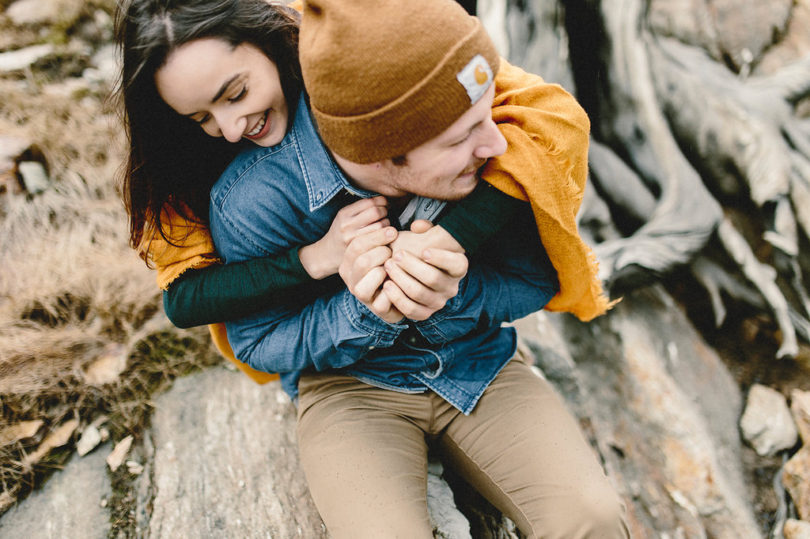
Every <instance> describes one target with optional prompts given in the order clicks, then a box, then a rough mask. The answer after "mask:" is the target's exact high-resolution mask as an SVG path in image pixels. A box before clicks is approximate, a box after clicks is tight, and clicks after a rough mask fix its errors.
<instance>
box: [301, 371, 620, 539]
mask: <svg viewBox="0 0 810 539" xmlns="http://www.w3.org/2000/svg"><path fill="white" fill-rule="evenodd" d="M299 390H300V397H299V406H298V409H299V411H298V445H299V451H300V454H301V462H302V465H303V468H304V471H305V473H306V476H307V481H308V483H309V487H310V491H311V492H312V496H313V498H314V500H315V504H316V505H317V507H318V510H319V511H320V513H321V517H322V518H323V520H324V522H325V523H326V527H327V528H328V530H329V532H330V534H331V535H332V537H335V538H342V537H347V538H375V539H378V538H394V537H401V538H406V539H413V538H432V537H433V534H432V528H431V524H430V518H429V516H428V510H427V501H426V490H427V461H428V458H427V451H428V449H427V443H428V442H431V443H434V442H435V444H436V447H438V448H439V449H440V450H441V453H442V460H443V462H444V463H445V465H448V466H453V467H454V469H455V470H457V472H458V473H459V474H461V476H462V477H464V478H465V479H466V480H467V482H469V483H470V484H471V485H472V486H473V487H475V488H476V489H477V490H478V491H479V492H480V493H481V494H483V495H484V496H485V497H486V498H487V499H488V500H489V501H490V502H491V503H492V504H493V505H494V506H495V507H497V508H498V509H500V510H501V511H502V512H503V513H504V514H505V515H507V516H508V517H509V518H511V519H512V520H513V521H514V522H515V523H516V524H517V526H518V527H519V528H520V530H521V531H522V532H523V533H524V534H525V535H527V536H528V537H560V538H563V537H564V538H576V537H600V538H601V537H605V538H608V537H628V536H629V535H628V532H627V527H626V524H625V521H624V516H625V515H624V507H623V505H622V503H621V501H620V499H619V497H618V496H617V494H616V493H615V491H614V490H613V488H612V487H611V485H610V484H609V482H608V480H607V478H606V476H605V474H604V473H603V471H602V468H601V467H600V465H599V463H598V462H597V460H596V458H595V455H594V452H593V450H592V449H591V447H590V446H589V445H588V444H587V442H586V441H585V440H584V438H583V436H582V434H581V433H580V430H579V427H578V425H577V422H576V420H575V419H574V418H573V416H572V415H571V414H570V413H569V412H568V411H567V409H566V408H565V405H564V404H563V402H562V400H561V399H560V397H559V396H558V395H557V394H556V393H555V391H554V390H553V389H552V387H551V385H550V384H549V383H548V382H546V381H545V380H543V379H542V378H540V377H538V376H536V375H535V374H534V373H533V372H532V371H531V369H530V368H529V367H528V366H527V365H526V364H525V363H523V362H522V361H518V360H515V359H513V360H512V361H510V362H509V364H508V365H507V366H506V367H505V368H504V369H503V371H501V373H500V374H499V375H498V376H497V378H496V379H495V380H494V381H493V383H492V384H491V385H490V386H489V387H488V388H487V390H486V391H485V392H484V395H483V396H482V397H481V400H480V401H479V403H478V405H477V406H476V408H475V410H474V411H473V413H472V414H470V415H469V416H465V415H464V414H462V413H461V412H459V411H458V410H456V409H455V408H453V407H452V406H451V405H450V404H448V403H447V402H446V401H444V400H443V399H441V398H440V397H438V396H437V395H436V394H435V393H433V392H427V393H420V394H403V393H397V392H394V391H389V390H385V389H379V388H376V387H373V386H370V385H368V384H364V383H362V382H359V381H357V380H355V379H353V378H351V377H346V376H335V375H329V374H313V375H306V376H304V377H303V378H302V379H301V381H300V384H299Z"/></svg>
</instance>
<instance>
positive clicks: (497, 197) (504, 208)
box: [436, 181, 526, 255]
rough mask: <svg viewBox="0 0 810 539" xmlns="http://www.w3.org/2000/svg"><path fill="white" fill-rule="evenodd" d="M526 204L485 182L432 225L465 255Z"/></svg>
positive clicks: (481, 243)
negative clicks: (454, 242) (440, 228)
mask: <svg viewBox="0 0 810 539" xmlns="http://www.w3.org/2000/svg"><path fill="white" fill-rule="evenodd" d="M525 205H526V203H525V202H523V201H522V200H518V199H516V198H513V197H510V196H509V195H507V194H506V193H504V192H503V191H500V190H498V189H496V188H495V187H492V186H491V185H490V184H488V183H487V182H484V181H482V182H480V183H479V184H478V187H476V188H475V190H474V191H473V192H472V193H470V194H469V196H467V198H465V199H463V200H460V201H459V202H458V203H456V204H455V205H454V206H453V207H452V208H450V209H449V210H447V212H446V213H445V214H444V215H443V216H442V217H441V218H440V219H439V220H438V221H437V222H436V224H438V225H441V226H442V228H444V229H445V230H446V231H447V232H449V233H450V235H451V236H453V238H455V240H456V241H457V242H459V243H460V244H461V246H462V247H464V250H465V251H466V253H467V254H468V255H470V254H473V253H475V252H476V251H477V250H478V248H479V247H481V245H483V244H484V243H486V241H487V240H488V239H490V238H491V237H492V236H494V235H495V233H496V232H498V231H499V230H501V229H502V228H503V227H504V225H505V224H506V222H507V221H508V220H509V218H510V217H511V216H512V215H514V213H515V212H516V211H518V210H519V209H520V208H521V207H523V206H525Z"/></svg>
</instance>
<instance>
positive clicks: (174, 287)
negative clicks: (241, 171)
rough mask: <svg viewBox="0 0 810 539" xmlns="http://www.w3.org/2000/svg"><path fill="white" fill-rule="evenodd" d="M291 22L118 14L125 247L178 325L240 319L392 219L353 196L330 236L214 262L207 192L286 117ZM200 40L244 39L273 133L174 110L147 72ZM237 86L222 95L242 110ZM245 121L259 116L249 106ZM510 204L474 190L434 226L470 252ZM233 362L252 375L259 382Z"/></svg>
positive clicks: (372, 202) (178, 10)
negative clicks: (268, 83)
mask: <svg viewBox="0 0 810 539" xmlns="http://www.w3.org/2000/svg"><path fill="white" fill-rule="evenodd" d="M298 20H299V16H298V13H297V12H296V11H294V10H292V9H289V8H286V7H283V6H280V5H274V6H268V4H266V3H265V2H263V1H262V0H244V1H239V2H237V1H233V0H224V1H217V0H213V1H210V2H202V3H200V2H191V1H186V2H183V1H181V2H173V3H169V2H166V1H165V0H136V1H133V2H130V3H129V4H128V5H126V7H125V9H122V10H120V11H119V13H118V20H117V25H116V40H117V43H118V45H119V46H120V47H121V49H122V52H123V70H122V82H121V88H120V90H119V91H120V95H121V97H122V98H123V105H124V107H123V108H124V113H125V115H124V120H125V125H126V127H127V134H128V137H129V143H130V152H129V156H128V160H127V162H126V164H125V170H124V180H123V189H122V191H123V198H124V202H125V205H126V208H127V211H128V213H129V217H130V244H131V245H132V246H133V248H135V249H137V250H138V252H139V254H140V255H141V256H142V257H143V258H144V259H145V260H146V261H147V263H148V264H150V265H153V266H155V267H156V268H157V273H158V277H157V280H158V284H159V286H160V287H161V288H162V289H163V290H164V306H165V309H166V313H167V315H168V316H169V318H170V319H171V320H172V321H173V322H174V323H175V324H177V325H178V326H180V327H190V326H193V325H201V324H216V323H217V322H223V321H227V320H231V319H236V318H240V317H243V316H246V315H248V314H252V313H254V312H257V311H259V310H261V309H263V308H266V307H268V306H269V305H271V304H273V302H276V301H279V300H283V299H284V298H285V297H287V296H288V295H290V294H293V295H294V294H296V293H297V290H300V289H301V288H302V287H308V286H311V284H312V283H313V280H314V279H322V278H324V277H326V276H328V275H331V274H334V273H335V272H336V270H337V265H338V264H339V262H340V258H341V257H342V251H343V249H344V248H345V245H346V244H347V243H348V241H350V240H351V238H352V237H353V236H354V235H356V234H357V233H359V232H361V231H363V232H365V231H369V230H373V229H375V228H380V227H383V226H387V225H388V224H389V221H388V220H387V219H386V205H385V200H384V199H383V198H381V197H377V198H373V199H366V200H360V201H358V202H356V203H354V204H350V205H348V206H347V207H346V209H345V211H342V212H340V213H339V214H338V216H337V218H336V220H335V222H334V223H333V227H332V228H330V230H329V233H328V234H326V235H325V236H324V238H323V239H322V240H321V241H319V242H317V243H316V244H312V245H308V246H302V247H300V248H298V247H296V248H293V249H291V250H289V251H288V252H286V253H283V254H281V255H277V256H272V257H267V258H262V259H255V260H251V261H248V262H244V263H241V264H231V265H227V266H223V265H219V264H217V262H218V258H217V255H216V252H215V249H214V246H213V244H212V243H211V241H210V235H209V233H208V229H207V217H208V203H209V201H208V197H209V192H210V188H211V186H212V185H213V183H214V182H215V181H216V179H217V177H218V176H219V174H220V172H221V171H222V170H223V169H224V167H225V166H226V165H227V164H228V163H229V162H230V161H231V160H232V159H233V157H234V156H235V155H236V154H237V153H238V152H240V151H242V150H243V149H245V148H246V147H250V146H251V144H257V145H260V146H272V145H274V144H277V143H278V142H279V141H280V140H281V138H282V137H283V136H284V134H285V132H286V131H287V128H288V127H289V125H290V124H291V123H292V122H293V121H294V117H290V116H289V114H287V112H286V111H295V109H296V106H297V102H298V99H299V95H300V93H301V89H302V88H301V85H302V83H301V74H300V67H299V65H298V56H297V37H298ZM208 38H216V40H219V41H221V42H222V43H227V44H229V45H230V46H232V47H236V46H237V45H239V44H249V45H251V46H252V47H255V49H256V50H258V51H261V52H262V53H263V54H264V56H265V57H266V58H267V60H268V61H269V64H268V65H269V66H270V68H271V69H273V70H276V71H277V79H278V80H279V81H280V86H281V93H280V95H279V97H281V98H282V99H281V101H282V102H281V104H280V106H277V107H276V109H278V110H277V112H274V113H273V114H272V115H270V116H269V117H268V118H267V119H269V120H271V121H269V122H266V125H264V126H263V127H265V128H266V129H268V130H269V128H270V126H271V125H272V126H273V127H272V132H271V133H258V134H259V135H260V136H259V137H258V138H257V137H255V136H254V137H251V136H249V135H248V136H245V137H242V136H241V135H234V136H228V134H227V133H222V132H221V131H218V130H217V128H216V127H212V125H213V124H214V123H215V122H214V121H212V120H211V119H210V118H202V117H199V116H198V117H192V118H188V117H184V116H182V115H179V114H177V113H176V112H175V111H174V110H173V109H172V108H171V107H169V105H167V104H166V102H165V101H164V100H163V99H162V97H161V96H160V94H159V92H158V89H157V86H156V84H155V77H156V74H157V73H158V72H160V69H161V67H163V66H164V65H165V64H166V62H167V59H169V58H170V57H171V56H172V53H173V52H174V51H175V50H177V49H179V48H181V47H183V46H184V45H186V44H189V43H194V42H197V41H199V40H204V39H208ZM254 90H255V89H254ZM240 91H241V90H240ZM237 94H238V91H237ZM237 94H234V95H227V96H221V98H220V99H221V100H223V102H225V103H228V104H234V105H236V104H238V105H240V106H244V102H243V103H239V101H240V100H241V99H242V96H239V95H237ZM255 94H256V92H255V91H253V92H250V94H249V98H250V99H256V98H255V97H254V95H255ZM248 106H249V105H248ZM264 106H265V105H264V104H262V107H264ZM262 110H264V109H262ZM251 118H252V119H253V121H254V122H255V121H257V120H256V118H257V116H256V115H255V114H253V115H252V116H251ZM201 120H204V121H201ZM195 122H196V124H198V125H195ZM201 127H202V129H201ZM223 134H224V135H225V136H224V137H223V136H222V135H223ZM211 135H213V136H211ZM243 138H244V140H242V139H243ZM514 205H515V200H514V199H512V198H511V197H507V196H505V195H502V194H500V192H497V191H496V190H494V189H488V188H485V187H483V186H482V188H481V189H479V190H477V192H476V193H475V195H473V196H471V197H469V199H468V200H467V201H466V202H465V203H464V204H463V205H461V206H462V207H461V209H460V210H459V211H456V212H451V213H450V214H449V215H448V216H447V217H446V218H444V219H443V220H442V221H441V224H443V225H445V227H446V228H448V230H450V232H451V234H452V235H453V237H455V238H456V239H458V240H459V242H460V243H461V244H462V245H463V247H464V248H466V250H467V251H473V250H475V249H476V247H477V245H480V243H481V242H483V241H484V240H485V239H486V238H488V237H489V236H490V235H491V233H494V232H495V231H496V230H497V227H498V222H502V221H503V220H504V219H505V218H506V217H507V216H508V214H509V213H511V211H512V209H513V208H514ZM469 215H472V216H474V218H470V217H468V216H469ZM488 222H491V223H492V224H491V226H487V228H488V229H489V230H482V229H481V228H480V223H488ZM430 235H433V236H436V237H437V239H441V240H442V241H443V242H444V243H442V244H443V245H445V246H447V247H449V248H453V247H456V248H458V243H456V242H455V241H454V240H453V237H450V236H448V235H447V234H442V230H441V229H440V228H437V229H436V230H434V231H432V232H431V234H430ZM422 241H425V242H429V241H430V239H429V238H422ZM437 244H438V242H437ZM426 245H427V243H426ZM211 331H212V335H213V337H214V339H215V342H216V343H217V345H218V346H219V348H220V350H221V351H222V352H223V353H224V354H225V355H226V357H229V359H231V360H232V361H234V360H235V358H233V354H232V353H231V352H230V350H229V347H228V346H227V341H226V340H225V333H224V328H223V327H222V326H221V325H219V324H216V325H212V326H211ZM237 365H238V366H239V367H240V368H241V369H242V370H245V371H246V372H248V373H249V374H251V376H253V378H254V379H257V380H265V379H266V377H265V376H262V375H260V374H258V373H255V372H251V371H250V370H249V369H248V368H246V367H245V366H244V365H242V364H240V363H239V362H237Z"/></svg>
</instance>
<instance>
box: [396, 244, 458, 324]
mask: <svg viewBox="0 0 810 539" xmlns="http://www.w3.org/2000/svg"><path fill="white" fill-rule="evenodd" d="M468 265H469V263H468V261H467V257H466V256H465V255H464V254H462V253H457V252H454V251H448V250H446V249H438V248H433V247H431V248H429V249H425V250H424V251H423V252H422V257H421V258H419V257H417V256H415V255H414V254H412V253H410V252H408V251H396V252H395V253H394V256H393V258H391V259H389V260H387V261H386V262H385V271H386V273H387V275H388V277H389V280H387V281H384V283H383V292H384V293H385V295H386V296H387V298H388V300H389V301H390V302H391V304H392V306H393V307H394V308H395V309H396V310H398V311H399V312H401V313H402V314H403V315H404V316H405V317H407V318H410V319H411V320H427V319H428V318H430V317H431V316H432V315H433V313H435V312H436V311H439V310H440V309H442V308H443V307H444V306H445V304H446V303H447V301H448V300H449V299H450V298H453V297H455V296H456V294H458V284H459V281H461V279H462V278H463V277H464V276H465V275H466V274H467V268H468Z"/></svg>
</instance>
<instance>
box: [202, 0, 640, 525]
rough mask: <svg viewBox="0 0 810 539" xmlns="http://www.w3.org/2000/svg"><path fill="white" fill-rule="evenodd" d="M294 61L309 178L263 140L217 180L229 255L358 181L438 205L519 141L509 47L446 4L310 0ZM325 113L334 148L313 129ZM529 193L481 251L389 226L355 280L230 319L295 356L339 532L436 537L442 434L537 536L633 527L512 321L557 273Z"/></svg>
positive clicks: (319, 226) (222, 245) (314, 221)
mask: <svg viewBox="0 0 810 539" xmlns="http://www.w3.org/2000/svg"><path fill="white" fill-rule="evenodd" d="M300 58H301V65H302V70H303V73H304V80H305V85H306V87H307V91H308V93H309V96H310V103H311V108H312V117H314V120H315V123H313V122H312V118H310V116H309V111H308V110H307V108H306V102H305V100H301V101H302V103H301V104H300V105H299V109H298V111H297V112H296V120H295V123H294V125H293V126H292V129H291V132H290V134H289V141H290V142H289V145H288V146H285V149H286V150H289V149H290V148H293V149H294V151H292V150H290V154H289V155H290V160H291V161H295V162H294V163H291V164H290V166H285V165H284V163H282V167H281V168H282V169H283V170H282V172H283V174H285V175H288V176H289V175H291V174H297V176H296V177H295V178H290V177H286V178H279V169H278V168H274V169H272V170H270V169H268V165H267V161H269V159H265V157H266V156H267V155H268V154H267V153H266V152H267V151H268V150H258V151H255V152H252V153H249V154H246V155H243V156H241V157H240V158H238V159H237V160H236V162H235V163H234V164H233V165H232V166H231V167H230V168H229V170H228V171H227V172H226V173H225V175H224V176H223V177H222V178H221V179H220V181H219V182H218V183H217V185H216V186H215V187H214V189H213V191H212V210H211V229H212V233H213V236H214V241H215V243H216V245H217V248H218V249H219V251H220V253H221V254H222V255H223V256H224V258H225V259H226V261H228V262H232V261H238V260H243V259H246V258H251V257H257V256H262V255H264V254H266V253H268V252H274V251H280V250H283V249H287V248H289V247H290V245H295V244H305V243H307V242H311V241H313V240H314V239H317V238H318V237H320V236H319V235H318V234H322V233H323V230H324V227H328V224H329V223H331V219H332V218H333V217H334V215H335V213H336V212H337V210H338V209H339V208H340V207H341V206H343V205H344V204H345V203H346V200H347V199H348V198H351V197H356V196H359V197H369V196H373V195H375V194H382V195H384V196H386V197H388V198H389V201H390V208H391V209H390V211H389V217H397V216H400V217H401V218H400V221H407V220H410V218H412V217H414V216H415V217H417V218H418V217H420V216H422V215H423V214H427V215H430V214H432V211H433V210H434V209H435V208H436V207H441V206H442V205H443V203H442V202H438V200H442V201H453V200H458V199H460V198H463V197H465V196H466V195H468V194H469V193H470V192H472V191H473V190H474V189H475V188H476V184H477V177H476V174H475V171H476V170H477V169H478V168H479V167H480V166H481V165H482V164H483V163H484V162H485V161H486V160H487V159H489V158H491V157H494V156H496V155H498V154H500V153H503V152H504V151H505V150H506V144H505V140H504V138H503V136H502V134H501V132H500V131H499V130H498V128H497V127H496V126H495V124H494V123H493V120H492V113H491V111H490V107H491V103H492V99H493V95H494V92H495V88H494V84H493V81H494V77H495V74H496V73H497V71H498V65H499V62H500V60H499V58H498V55H497V53H496V51H495V50H494V47H493V45H492V43H491V41H490V40H489V38H488V36H487V35H486V33H485V32H484V30H483V29H482V27H481V26H480V23H479V22H478V21H477V19H474V18H472V17H470V16H468V15H467V14H466V13H465V12H464V11H463V9H461V8H460V7H458V6H457V5H456V4H455V3H453V2H450V0H447V1H445V0H397V1H388V2H376V1H374V0H368V1H356V2H346V1H345V0H313V1H310V2H308V3H306V4H305V8H304V16H303V22H302V27H301V36H300ZM316 129H317V132H318V133H319V134H320V136H321V138H322V139H323V141H324V143H325V144H326V145H327V146H328V148H329V150H330V151H329V152H327V151H326V150H324V149H323V148H322V147H321V146H319V145H318V144H315V143H309V142H307V141H310V140H312V139H313V135H314V134H315V132H316V131H315V130H316ZM285 140H286V139H285ZM282 146H284V143H282ZM270 151H273V152H276V151H283V150H281V149H271V150H270ZM550 153H551V151H550ZM299 156H303V159H301V158H300V157H299ZM335 163H336V165H337V166H334V164H335ZM299 164H300V170H301V172H300V173H298V172H297V171H296V170H294V169H295V168H296V167H297V166H299ZM276 165H278V160H276V163H275V165H274V166H276ZM329 166H333V168H334V174H332V175H324V174H311V173H309V172H308V171H309V170H325V169H328V167H329ZM576 166H582V164H581V163H579V164H578V165H576ZM338 167H339V168H338ZM273 172H274V173H275V177H274V176H272V175H271V173H273ZM296 182H298V183H296ZM414 195H417V196H414ZM522 209H523V211H520V212H518V213H517V214H516V215H515V216H514V218H513V219H512V221H511V222H510V223H509V224H508V225H507V226H506V227H505V228H504V230H502V231H500V232H499V233H497V234H496V236H495V238H493V240H492V241H489V242H487V244H486V245H484V246H483V247H482V248H481V249H480V250H479V251H478V252H477V253H476V254H475V255H474V256H472V255H471V257H470V260H469V261H468V260H467V259H466V257H465V256H464V255H462V254H460V253H456V252H451V251H445V250H442V249H435V248H431V249H427V250H426V251H425V252H422V253H418V252H417V253H414V252H412V251H411V252H409V251H407V250H399V249H398V248H397V247H396V246H394V250H393V251H392V249H391V248H390V247H389V245H391V244H392V241H393V240H394V238H395V237H396V232H395V231H393V230H391V229H390V228H386V229H383V230H379V231H375V232H372V233H370V234H367V235H363V236H359V237H357V238H356V239H355V240H354V241H352V243H351V244H350V245H349V247H348V249H347V251H346V255H345V256H344V260H343V263H342V264H341V269H340V276H341V278H342V279H343V282H344V283H345V284H343V283H338V284H337V285H335V284H334V283H332V284H331V285H330V284H329V283H327V284H325V289H324V290H313V291H312V292H313V293H312V296H311V297H307V298H297V299H296V300H291V301H290V302H289V303H288V304H287V305H284V306H282V307H279V308H274V309H271V310H268V311H266V312H264V313H260V314H259V315H256V316H253V317H250V318H246V319H243V320H240V321H238V322H235V323H230V324H229V325H228V336H229V339H230V341H231V343H232V345H233V347H234V350H235V351H236V353H237V356H238V357H240V359H242V360H245V361H247V362H248V363H250V364H251V365H252V366H253V367H256V368H259V369H260V370H272V371H277V372H281V373H282V384H283V386H284V388H285V390H287V392H288V393H289V394H290V395H291V396H292V397H293V398H294V399H296V401H297V404H298V417H299V422H298V441H299V449H300V454H301V462H302V465H303V467H304V470H305V473H306V475H307V480H308V482H309V485H310V490H311V492H312V495H313V497H314V499H315V503H316V505H317V506H318V509H319V511H320V512H321V516H322V517H323V519H324V522H325V523H326V525H327V528H328V529H329V531H330V533H331V535H332V536H333V537H408V538H410V537H432V531H431V524H430V521H429V516H428V513H427V504H426V472H427V470H426V469H427V451H428V446H429V444H430V445H433V446H434V447H436V448H437V449H438V450H440V451H441V452H442V454H443V456H444V458H445V462H446V463H447V464H448V465H450V466H454V467H455V468H456V469H457V470H458V471H459V473H460V474H461V475H462V476H463V477H465V479H466V480H468V481H469V482H470V483H471V484H472V485H473V486H474V487H475V488H476V489H478V490H479V491H480V492H481V493H482V494H484V495H485V496H486V497H487V498H488V499H489V500H490V501H492V503H493V504H494V505H495V506H496V507H498V508H499V509H501V510H502V511H504V513H505V514H507V515H508V516H509V517H510V518H512V519H513V520H514V521H515V522H516V524H517V525H518V526H519V528H520V529H521V531H523V532H524V533H525V534H526V535H527V536H530V537H539V536H544V537H545V536H554V537H626V536H627V529H626V526H625V523H624V520H623V518H624V517H623V508H622V506H621V503H620V501H619V499H618V497H617V496H616V494H615V492H614V491H613V490H612V488H611V487H610V485H609V483H608V481H607V479H606V477H605V476H604V473H603V472H602V470H601V468H600V466H599V464H598V462H597V461H596V459H595V458H594V455H593V453H592V451H591V449H590V447H589V446H588V444H587V443H586V442H585V440H584V439H583V437H582V435H581V433H580V432H579V430H578V427H577V423H576V421H575V420H574V419H573V418H572V417H571V415H570V414H569V413H568V412H567V411H566V409H565V406H564V405H563V403H562V401H561V399H560V398H559V397H558V396H557V395H556V394H555V393H554V391H553V390H552V388H551V387H550V385H549V384H548V383H547V382H545V381H544V380H543V379H541V378H539V377H537V376H535V375H534V374H533V373H532V371H531V369H530V368H529V366H528V365H527V364H526V363H525V359H523V358H521V357H519V356H515V350H516V336H515V332H514V330H513V329H511V328H502V327H501V322H504V321H509V320H514V319H516V318H519V317H522V316H525V315H527V314H529V313H531V312H534V311H536V310H538V309H540V308H542V307H543V305H545V304H546V302H548V301H549V299H550V298H551V297H552V296H554V294H555V292H556V291H557V288H558V283H557V278H556V275H555V271H554V268H553V267H552V266H551V264H550V263H549V260H548V257H547V256H546V254H545V251H544V250H543V248H542V245H541V243H540V239H539V237H538V233H537V227H536V226H535V222H534V220H533V219H532V217H533V216H532V213H531V211H530V209H529V207H528V204H527V205H525V208H522ZM392 221H393V219H392ZM400 225H406V223H405V222H400Z"/></svg>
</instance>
